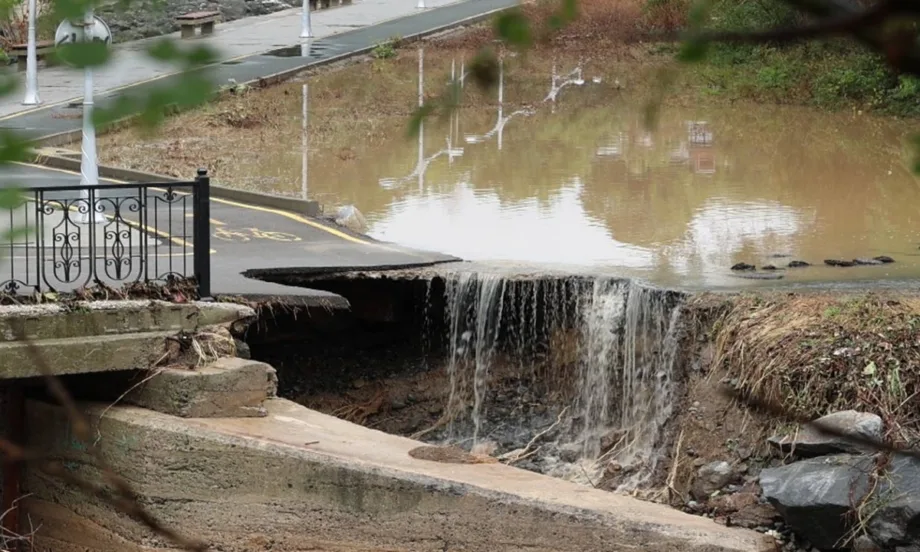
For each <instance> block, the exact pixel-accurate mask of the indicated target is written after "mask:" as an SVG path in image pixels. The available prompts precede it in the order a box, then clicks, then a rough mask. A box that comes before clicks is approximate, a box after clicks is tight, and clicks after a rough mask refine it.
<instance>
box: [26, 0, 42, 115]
mask: <svg viewBox="0 0 920 552" xmlns="http://www.w3.org/2000/svg"><path fill="white" fill-rule="evenodd" d="M35 42H36V38H35V0H29V39H28V44H27V45H26V96H25V98H24V99H23V100H22V103H23V104H24V105H38V104H40V103H42V101H41V99H40V98H39V97H38V54H37V52H36V44H35Z"/></svg>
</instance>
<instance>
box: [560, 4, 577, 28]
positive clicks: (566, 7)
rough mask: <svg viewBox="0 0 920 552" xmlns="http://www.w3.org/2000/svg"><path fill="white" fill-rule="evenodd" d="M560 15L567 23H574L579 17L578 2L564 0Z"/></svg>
mask: <svg viewBox="0 0 920 552" xmlns="http://www.w3.org/2000/svg"><path fill="white" fill-rule="evenodd" d="M559 15H560V17H561V18H562V20H563V21H564V22H566V23H568V22H570V21H574V20H575V18H577V17H578V0H562V9H561V11H560V14H559Z"/></svg>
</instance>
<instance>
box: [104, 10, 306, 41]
mask: <svg viewBox="0 0 920 552" xmlns="http://www.w3.org/2000/svg"><path fill="white" fill-rule="evenodd" d="M301 5H302V1H301V0H219V1H217V0H135V1H132V2H130V4H129V7H127V8H126V7H125V6H124V5H120V4H119V3H117V2H116V3H113V4H109V5H107V6H100V7H99V8H97V9H96V14H97V15H99V16H100V17H102V18H103V19H104V20H105V21H106V23H108V24H109V27H111V29H112V34H113V35H114V38H115V42H124V41H127V40H137V39H140V38H147V37H151V36H159V35H163V34H168V33H172V32H175V31H178V30H179V26H178V25H176V22H175V19H176V16H179V15H182V14H185V13H189V12H196V11H219V12H220V13H221V16H222V18H223V20H224V21H232V20H234V19H241V18H243V17H249V16H252V15H265V14H267V13H273V12H276V11H280V10H285V9H288V8H292V7H299V6H301ZM218 25H219V24H218Z"/></svg>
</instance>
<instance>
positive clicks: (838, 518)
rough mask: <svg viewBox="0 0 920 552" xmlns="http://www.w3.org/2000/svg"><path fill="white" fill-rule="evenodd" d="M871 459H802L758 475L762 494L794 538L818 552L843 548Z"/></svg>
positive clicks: (863, 492)
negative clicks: (818, 549) (795, 534)
mask: <svg viewBox="0 0 920 552" xmlns="http://www.w3.org/2000/svg"><path fill="white" fill-rule="evenodd" d="M874 465H875V459H874V457H872V456H853V455H848V454H840V455H836V456H827V457H823V458H813V459H810V460H803V461H801V462H796V463H794V464H789V465H787V466H781V467H779V468H768V469H765V470H763V471H762V472H761V473H760V486H761V487H762V488H763V495H764V497H766V498H767V500H769V501H770V503H771V504H773V506H774V507H775V508H776V510H777V511H778V512H779V513H780V514H782V516H783V518H784V519H785V520H786V523H787V524H788V525H789V526H790V527H791V528H792V529H793V530H795V532H796V533H798V534H799V535H801V536H802V537H805V538H806V539H808V540H809V541H810V542H811V543H812V544H813V545H814V546H816V547H818V548H820V549H821V550H835V549H838V548H843V547H844V546H845V545H846V540H847V537H848V536H850V535H849V531H850V529H851V527H852V524H851V523H852V518H851V516H849V515H848V514H849V513H850V512H851V511H852V510H853V507H854V506H855V505H858V504H859V502H860V501H861V500H862V499H863V498H864V497H865V496H866V493H867V492H868V491H869V474H871V473H872V471H873V469H874Z"/></svg>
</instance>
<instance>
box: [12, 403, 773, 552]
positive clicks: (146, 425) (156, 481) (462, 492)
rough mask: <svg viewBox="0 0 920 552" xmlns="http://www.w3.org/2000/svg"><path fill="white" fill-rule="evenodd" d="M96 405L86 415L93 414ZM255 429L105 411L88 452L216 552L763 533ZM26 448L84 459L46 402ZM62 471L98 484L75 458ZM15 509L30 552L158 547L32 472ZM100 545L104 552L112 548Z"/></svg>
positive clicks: (687, 543)
mask: <svg viewBox="0 0 920 552" xmlns="http://www.w3.org/2000/svg"><path fill="white" fill-rule="evenodd" d="M103 408H104V406H103V405H99V406H93V407H91V408H89V412H90V414H91V416H93V417H98V416H99V415H100V414H101V413H102V411H103ZM266 409H267V411H268V416H267V417H265V418H236V419H229V418H211V419H179V418H175V417H172V416H168V415H165V414H161V413H158V412H153V411H150V410H146V409H141V408H138V407H127V406H125V407H115V408H112V409H110V410H109V411H108V412H107V413H106V414H105V417H104V418H103V419H102V420H101V422H99V424H98V427H99V435H100V439H99V444H98V446H99V447H100V453H101V454H102V455H103V456H104V457H105V458H106V459H107V460H108V462H109V464H110V465H111V466H112V467H113V469H114V470H115V471H117V472H118V473H120V474H121V475H122V476H124V477H125V478H126V479H127V480H128V481H131V482H132V484H133V485H134V490H135V491H136V492H137V493H138V495H139V496H140V501H141V503H143V504H144V505H145V506H146V507H147V508H148V510H149V511H150V512H151V513H152V514H153V515H154V516H155V517H156V518H157V519H158V520H160V521H161V522H162V523H164V524H166V525H167V526H169V527H171V528H174V529H176V530H178V531H180V532H182V533H183V534H186V535H191V536H195V537H198V538H200V539H202V540H204V541H205V542H207V543H209V545H210V546H211V548H212V549H220V550H224V551H225V552H244V551H246V552H249V551H252V550H267V549H271V550H272V551H273V552H286V551H295V550H297V551H299V550H306V549H314V550H329V551H359V550H360V551H381V552H382V551H384V550H387V551H392V550H405V551H413V552H414V551H424V552H429V551H430V552H435V551H440V550H464V551H467V552H504V551H508V552H510V551H519V550H524V549H526V550H530V551H531V552H576V551H577V552H588V551H598V552H600V551H604V552H611V551H613V552H616V551H627V550H629V551H635V550H655V551H656V552H678V551H680V552H723V551H724V552H728V551H731V552H735V551H737V552H765V551H768V550H770V551H772V550H774V549H775V543H774V541H773V540H772V539H770V538H769V537H766V536H764V535H761V534H758V533H755V532H752V531H746V530H743V529H737V528H728V527H724V526H720V525H717V524H716V523H714V522H712V521H711V520H709V519H705V518H700V517H696V516H691V515H689V514H685V513H682V512H679V511H676V510H673V509H671V508H669V507H667V506H663V505H658V504H652V503H648V502H641V501H638V500H636V499H632V498H629V497H625V496H621V495H616V494H612V493H608V492H605V491H601V490H598V489H594V488H590V487H583V486H580V485H576V484H574V483H569V482H566V481H562V480H559V479H554V478H551V477H548V476H544V475H539V474H535V473H532V472H528V471H524V470H520V469H516V468H513V467H510V466H505V465H501V464H475V465H473V464H470V465H462V464H442V463H439V462H432V461H425V460H421V459H417V458H413V457H411V456H409V450H411V449H413V448H415V447H417V446H419V444H420V443H419V442H417V441H413V440H411V439H406V438H402V437H397V436H394V435H388V434H385V433H382V432H379V431H375V430H372V429H368V428H365V427H362V426H358V425H355V424H351V423H348V422H345V421H343V420H339V419H337V418H334V417H331V416H327V415H324V414H321V413H318V412H315V411H311V410H309V409H306V408H304V407H302V406H300V405H297V404H295V403H292V402H289V401H285V400H281V399H272V400H270V401H267V403H266ZM27 410H28V412H27V418H28V423H29V424H34V425H33V427H42V428H43V431H41V432H33V433H31V434H30V438H31V439H32V442H31V445H33V446H34V447H35V448H37V449H38V450H45V451H48V452H49V453H50V454H61V453H67V454H70V455H71V456H73V455H77V456H78V457H79V456H80V455H83V454H85V453H83V452H81V451H80V450H79V449H78V448H75V447H73V446H72V445H71V439H70V437H69V435H70V433H69V429H68V428H69V425H68V422H67V420H66V418H65V416H64V414H63V412H62V411H61V410H60V408H58V407H56V406H51V405H48V404H43V403H37V402H30V403H29V405H28V409H27ZM71 469H72V470H73V473H75V474H76V475H80V476H82V477H87V478H89V479H91V480H93V481H98V480H99V478H100V474H99V473H98V472H97V471H95V470H94V469H92V468H90V467H87V466H86V465H85V464H83V463H81V462H79V461H77V462H74V464H73V466H72V468H71ZM26 487H27V488H26V491H27V492H28V493H31V494H30V495H29V496H28V497H27V498H26V499H25V500H24V507H25V509H26V512H27V513H28V515H29V516H30V518H29V519H31V520H32V522H33V523H36V524H38V523H41V524H42V531H41V532H40V533H39V534H38V535H37V537H36V540H37V543H36V544H37V545H38V546H39V547H42V546H51V547H52V548H53V549H54V550H64V551H65V552H69V551H70V550H78V549H79V550H81V551H84V552H85V551H90V552H102V551H106V552H108V551H109V550H112V549H118V550H125V551H129V552H131V551H141V550H145V551H146V550H150V549H153V548H155V549H157V550H162V549H164V548H170V546H171V545H170V543H167V542H166V541H164V540H163V539H162V538H161V537H157V536H155V535H152V534H151V533H150V532H149V531H148V530H147V529H146V528H144V527H142V526H140V525H139V524H138V523H136V522H134V521H132V520H130V519H129V518H128V517H127V516H124V515H120V514H117V513H115V512H113V511H112V509H111V508H110V507H108V506H107V505H105V504H102V503H100V502H99V501H98V500H97V499H95V498H92V497H87V496H86V495H85V494H83V493H82V492H80V491H79V490H77V489H74V488H72V487H68V486H66V485H63V484H62V483H61V482H60V481H57V480H54V479H51V478H49V477H47V476H45V475H43V474H41V473H38V472H36V471H34V470H28V471H27V474H26ZM113 546H114V547H115V548H113Z"/></svg>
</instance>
